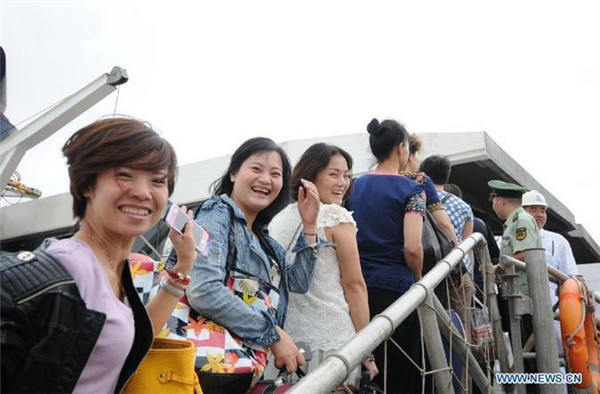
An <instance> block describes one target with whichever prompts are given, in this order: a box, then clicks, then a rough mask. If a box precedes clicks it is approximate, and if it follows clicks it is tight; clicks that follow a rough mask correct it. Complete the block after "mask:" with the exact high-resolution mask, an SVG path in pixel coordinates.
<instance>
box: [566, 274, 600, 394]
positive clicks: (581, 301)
mask: <svg viewBox="0 0 600 394" xmlns="http://www.w3.org/2000/svg"><path fill="white" fill-rule="evenodd" d="M593 306H594V304H593V302H592V298H591V296H590V293H589V290H588V288H587V286H586V285H585V283H583V281H582V280H580V279H577V278H569V279H567V280H566V281H565V282H564V283H563V284H562V286H561V288H560V296H559V308H560V326H561V338H562V344H563V350H564V354H565V360H566V362H567V365H568V367H569V369H570V372H573V373H580V374H581V378H582V379H581V383H580V384H575V387H576V388H578V389H585V390H586V392H588V393H596V394H598V393H600V369H599V368H598V333H597V331H596V316H595V313H594V309H593Z"/></svg>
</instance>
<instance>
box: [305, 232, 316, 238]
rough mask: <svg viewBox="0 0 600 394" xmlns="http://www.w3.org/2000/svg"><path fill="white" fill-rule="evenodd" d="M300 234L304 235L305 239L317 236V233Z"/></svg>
mask: <svg viewBox="0 0 600 394" xmlns="http://www.w3.org/2000/svg"><path fill="white" fill-rule="evenodd" d="M302 234H304V236H305V237H316V236H317V233H314V234H309V233H305V232H304V231H302Z"/></svg>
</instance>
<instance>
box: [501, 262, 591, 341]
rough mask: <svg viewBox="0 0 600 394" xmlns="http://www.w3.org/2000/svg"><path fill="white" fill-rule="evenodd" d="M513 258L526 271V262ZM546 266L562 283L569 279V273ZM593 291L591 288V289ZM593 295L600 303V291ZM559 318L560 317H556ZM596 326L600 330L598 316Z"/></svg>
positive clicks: (516, 266) (549, 273)
mask: <svg viewBox="0 0 600 394" xmlns="http://www.w3.org/2000/svg"><path fill="white" fill-rule="evenodd" d="M509 259H510V260H511V262H512V263H513V264H514V265H515V268H516V269H518V270H520V271H525V263H524V262H522V261H519V260H515V259H512V258H509ZM546 268H547V269H548V275H550V276H553V277H554V278H556V279H558V281H559V282H560V283H562V282H564V281H565V280H567V279H568V278H569V275H567V274H565V273H564V272H562V271H560V270H558V269H556V268H554V267H553V266H551V265H549V264H546ZM590 291H591V289H590ZM592 293H593V297H594V299H595V300H596V302H598V303H600V293H599V292H597V291H593V292H592ZM555 320H558V319H555ZM596 326H597V327H598V329H599V330H600V318H598V317H596Z"/></svg>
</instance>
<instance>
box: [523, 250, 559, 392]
mask: <svg viewBox="0 0 600 394" xmlns="http://www.w3.org/2000/svg"><path fill="white" fill-rule="evenodd" d="M525 270H526V272H527V286H528V288H529V294H530V297H531V299H532V301H533V311H532V320H533V338H534V340H535V352H536V364H537V371H538V372H540V373H559V372H560V370H559V365H558V349H557V346H556V341H555V340H554V337H555V333H554V323H553V321H554V314H553V313H552V307H551V305H550V290H549V287H548V281H549V278H548V271H547V269H546V258H545V254H544V249H530V250H527V251H525ZM539 389H540V392H542V393H561V392H562V389H563V388H562V386H561V385H555V384H545V385H539Z"/></svg>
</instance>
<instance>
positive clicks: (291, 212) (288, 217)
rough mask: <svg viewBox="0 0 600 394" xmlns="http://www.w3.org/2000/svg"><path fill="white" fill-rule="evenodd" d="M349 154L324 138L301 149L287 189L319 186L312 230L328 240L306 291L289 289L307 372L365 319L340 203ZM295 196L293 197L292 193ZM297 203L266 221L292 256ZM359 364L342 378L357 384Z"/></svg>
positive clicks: (350, 227)
mask: <svg viewBox="0 0 600 394" xmlns="http://www.w3.org/2000/svg"><path fill="white" fill-rule="evenodd" d="M351 169H352V157H351V156H350V155H349V154H348V153H347V152H346V151H344V150H343V149H341V148H338V147H336V146H333V145H327V144H323V143H319V144H314V145H312V146H311V147H310V148H308V149H307V150H306V152H304V154H303V155H302V157H301V158H300V160H299V161H298V163H297V164H296V166H295V167H294V170H293V171H292V177H291V180H290V182H291V190H295V191H296V193H297V190H298V187H299V186H300V185H301V179H306V180H309V181H311V182H313V183H314V184H315V185H316V186H317V189H318V191H319V198H320V200H321V207H320V210H319V217H318V220H317V234H318V236H320V237H325V238H327V240H328V241H329V242H331V244H332V245H331V246H330V247H323V248H321V249H320V250H319V251H318V256H317V262H316V266H315V270H314V277H313V280H312V282H311V285H310V287H309V289H308V291H307V292H306V293H305V294H296V293H294V294H290V303H289V311H288V314H287V321H286V323H285V329H286V332H288V333H289V334H290V336H291V337H292V338H293V339H294V340H295V341H296V342H299V341H302V342H307V343H308V344H309V345H310V347H311V350H312V352H313V358H312V360H311V361H309V362H308V364H307V366H306V367H305V368H304V369H305V371H306V372H310V371H311V370H313V369H314V368H316V366H317V365H318V364H319V363H320V362H321V361H322V360H323V359H324V358H325V356H327V354H328V353H330V352H332V351H335V350H336V349H339V348H340V347H341V346H342V345H344V344H345V343H346V342H348V340H349V339H350V338H352V336H353V335H354V334H355V333H356V332H357V331H359V330H360V329H361V328H363V327H364V326H366V325H367V324H368V323H369V305H368V300H367V288H366V285H365V281H364V279H363V276H362V272H361V268H360V260H359V255H358V247H357V243H356V231H357V229H356V223H355V221H354V219H353V218H352V215H351V213H350V212H348V211H347V210H346V209H345V208H343V207H342V206H341V204H342V202H343V200H344V198H345V197H346V195H347V193H348V190H349V188H350V183H351V177H350V171H351ZM292 197H294V200H296V196H292ZM301 223H302V222H301V219H300V214H299V213H298V204H297V203H292V204H290V205H288V206H287V207H286V208H285V209H284V210H283V211H281V212H280V213H279V214H278V215H277V216H276V217H275V218H274V219H273V220H272V221H271V224H270V226H269V232H270V235H271V236H272V237H273V238H275V239H276V240H277V241H279V243H281V244H282V245H283V246H284V247H287V252H286V253H287V254H288V257H293V255H292V252H291V250H292V247H293V246H294V242H295V240H296V239H297V238H298V237H299V236H300V235H301V234H302V225H301ZM363 366H364V367H365V368H366V369H367V370H368V371H369V373H370V375H371V379H372V378H373V377H374V376H375V375H376V374H377V373H378V371H377V366H376V365H375V362H374V359H373V358H372V357H369V358H367V359H366V360H365V361H364V362H363ZM359 380H360V368H357V369H356V370H355V371H353V373H352V375H351V376H350V377H349V379H348V380H347V383H350V384H353V385H357V384H358V382H359Z"/></svg>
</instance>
